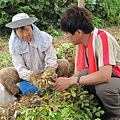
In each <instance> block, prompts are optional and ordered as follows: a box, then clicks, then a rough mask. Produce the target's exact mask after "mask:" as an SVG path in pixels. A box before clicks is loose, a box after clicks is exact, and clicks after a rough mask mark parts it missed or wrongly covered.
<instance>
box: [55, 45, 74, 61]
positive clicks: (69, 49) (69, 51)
mask: <svg viewBox="0 0 120 120" xmlns="http://www.w3.org/2000/svg"><path fill="white" fill-rule="evenodd" d="M56 54H57V58H66V59H68V57H74V55H75V46H74V45H73V44H72V43H68V44H62V45H61V46H60V47H59V48H57V50H56Z"/></svg>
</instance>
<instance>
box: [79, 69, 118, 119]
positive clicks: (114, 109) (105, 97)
mask: <svg viewBox="0 0 120 120" xmlns="http://www.w3.org/2000/svg"><path fill="white" fill-rule="evenodd" d="M87 74H88V69H84V70H83V71H81V73H80V75H81V76H82V75H87ZM84 88H85V89H86V90H88V91H89V92H90V93H91V94H94V95H95V96H96V98H97V99H98V100H99V104H100V105H101V106H102V108H104V109H105V111H106V113H107V114H108V115H110V116H111V117H112V116H120V78H118V77H111V80H110V82H108V83H101V84H97V85H85V86H84Z"/></svg>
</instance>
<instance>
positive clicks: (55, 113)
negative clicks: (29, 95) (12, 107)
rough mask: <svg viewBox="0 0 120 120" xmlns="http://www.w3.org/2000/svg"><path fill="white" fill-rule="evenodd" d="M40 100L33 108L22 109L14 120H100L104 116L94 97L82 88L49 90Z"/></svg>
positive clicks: (25, 107)
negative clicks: (59, 91)
mask: <svg viewBox="0 0 120 120" xmlns="http://www.w3.org/2000/svg"><path fill="white" fill-rule="evenodd" d="M40 99H41V103H39V104H38V105H37V106H35V107H34V108H33V107H32V108H30V107H29V108H28V107H27V106H24V107H22V108H21V109H20V110H19V113H20V114H19V116H18V117H17V119H16V120H23V119H24V120H58V119H59V120H100V116H101V115H103V114H104V111H103V110H102V109H101V107H99V106H98V103H97V101H96V100H95V97H94V96H93V95H91V94H89V93H88V92H87V91H84V90H83V88H82V87H79V88H77V86H72V87H71V88H69V89H68V90H66V91H63V92H61V93H58V92H55V91H54V90H52V89H51V88H49V90H47V92H46V91H45V93H43V95H42V96H40Z"/></svg>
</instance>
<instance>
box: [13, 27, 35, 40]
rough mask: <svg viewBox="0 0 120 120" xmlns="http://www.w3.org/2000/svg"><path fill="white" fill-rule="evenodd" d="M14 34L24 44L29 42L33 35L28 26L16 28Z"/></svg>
mask: <svg viewBox="0 0 120 120" xmlns="http://www.w3.org/2000/svg"><path fill="white" fill-rule="evenodd" d="M15 32H16V34H17V36H18V37H19V38H20V39H21V40H23V41H25V42H29V41H30V40H31V38H32V35H33V30H32V27H31V26H30V25H27V26H23V27H19V28H16V29H15Z"/></svg>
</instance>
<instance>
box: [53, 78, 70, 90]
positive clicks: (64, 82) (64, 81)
mask: <svg viewBox="0 0 120 120" xmlns="http://www.w3.org/2000/svg"><path fill="white" fill-rule="evenodd" d="M70 86H71V81H70V78H67V77H59V78H57V79H56V82H55V83H54V84H53V87H54V89H55V91H58V92H60V91H62V90H65V89H67V88H69V87H70Z"/></svg>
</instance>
